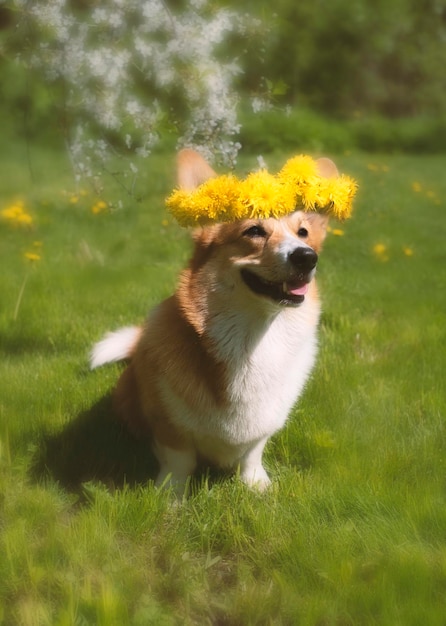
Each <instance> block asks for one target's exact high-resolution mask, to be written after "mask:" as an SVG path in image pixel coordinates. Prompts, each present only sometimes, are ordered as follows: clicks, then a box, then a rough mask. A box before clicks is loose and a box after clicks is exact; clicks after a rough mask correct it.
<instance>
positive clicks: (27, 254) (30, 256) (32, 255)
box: [25, 252, 41, 263]
mask: <svg viewBox="0 0 446 626" xmlns="http://www.w3.org/2000/svg"><path fill="white" fill-rule="evenodd" d="M40 258H41V257H40V254H36V253H35V252H25V259H28V261H31V262H32V263H35V262H36V261H40Z"/></svg>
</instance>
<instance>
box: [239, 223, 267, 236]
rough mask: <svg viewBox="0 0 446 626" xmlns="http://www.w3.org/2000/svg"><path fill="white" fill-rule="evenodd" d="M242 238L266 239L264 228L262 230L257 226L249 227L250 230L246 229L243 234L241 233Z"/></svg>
mask: <svg viewBox="0 0 446 626" xmlns="http://www.w3.org/2000/svg"><path fill="white" fill-rule="evenodd" d="M243 235H244V237H251V238H254V237H266V230H265V229H264V228H262V226H259V225H258V224H257V225H256V226H251V227H250V228H247V229H246V230H245V231H244V232H243Z"/></svg>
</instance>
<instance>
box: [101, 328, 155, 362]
mask: <svg viewBox="0 0 446 626" xmlns="http://www.w3.org/2000/svg"><path fill="white" fill-rule="evenodd" d="M141 332H142V328H141V327H139V326H125V327H124V328H120V329H119V330H115V331H114V332H112V333H107V334H106V335H105V337H104V338H103V339H101V341H98V343H96V344H95V345H94V346H93V350H92V351H91V354H90V367H91V369H94V368H95V367H99V366H100V365H104V364H105V363H113V362H114V361H122V360H123V359H128V358H130V357H131V356H132V353H133V350H134V348H135V346H136V344H137V342H138V339H139V338H140V336H141Z"/></svg>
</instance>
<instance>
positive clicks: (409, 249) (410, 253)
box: [403, 246, 413, 256]
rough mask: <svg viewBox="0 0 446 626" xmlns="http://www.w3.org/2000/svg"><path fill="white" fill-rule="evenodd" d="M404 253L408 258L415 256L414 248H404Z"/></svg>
mask: <svg viewBox="0 0 446 626" xmlns="http://www.w3.org/2000/svg"><path fill="white" fill-rule="evenodd" d="M403 252H404V254H405V255H406V256H413V250H412V248H408V247H407V246H406V247H404V248H403Z"/></svg>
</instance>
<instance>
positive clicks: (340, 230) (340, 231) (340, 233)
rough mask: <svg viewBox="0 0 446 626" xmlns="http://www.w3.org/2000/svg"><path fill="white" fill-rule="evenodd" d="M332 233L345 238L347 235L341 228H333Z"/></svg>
mask: <svg viewBox="0 0 446 626" xmlns="http://www.w3.org/2000/svg"><path fill="white" fill-rule="evenodd" d="M331 232H332V233H333V235H336V236H337V237H343V236H344V235H345V232H344V231H343V230H342V229H341V228H333V230H332V231H331Z"/></svg>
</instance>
